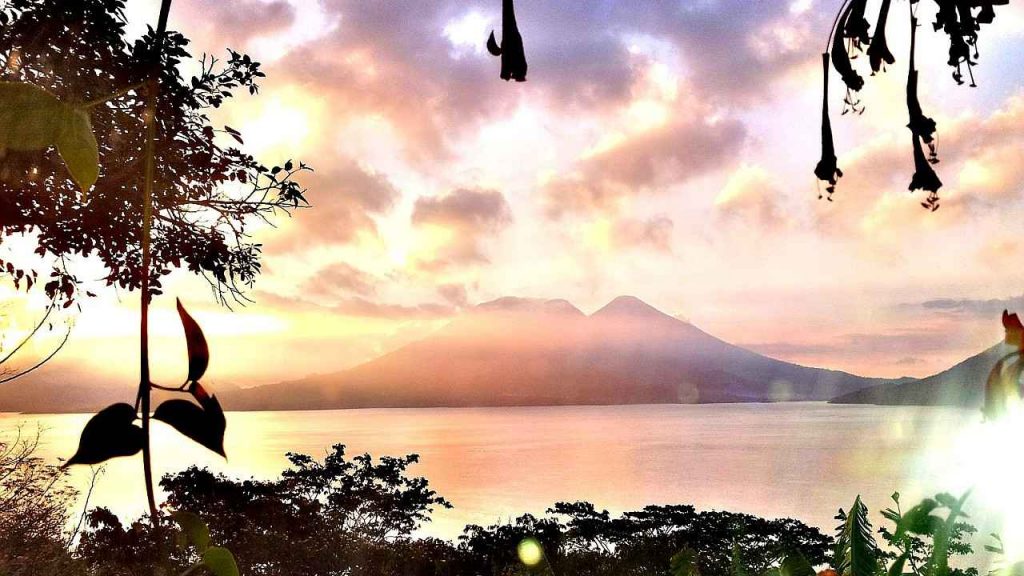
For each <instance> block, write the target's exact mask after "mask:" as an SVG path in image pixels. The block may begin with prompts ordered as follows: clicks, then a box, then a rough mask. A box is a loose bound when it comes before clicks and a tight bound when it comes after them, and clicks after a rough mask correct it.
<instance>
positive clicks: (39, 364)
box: [0, 328, 71, 384]
mask: <svg viewBox="0 0 1024 576" xmlns="http://www.w3.org/2000/svg"><path fill="white" fill-rule="evenodd" d="M70 337H71V328H68V331H67V332H66V333H65V334H64V339H63V340H61V341H60V344H58V345H57V347H56V348H54V349H53V352H50V353H49V354H48V355H47V356H46V357H45V358H43V359H42V360H40V361H39V362H36V363H35V364H33V365H32V367H31V368H29V369H28V370H23V371H21V372H16V373H14V374H13V375H10V376H7V377H5V378H3V379H0V384H6V383H8V382H10V381H11V380H14V379H16V378H21V377H22V376H24V375H26V374H29V373H31V372H35V371H36V369H38V368H40V367H42V365H43V364H46V363H47V362H49V361H50V360H52V359H53V357H54V356H56V355H57V352H60V351H61V349H62V348H64V345H65V344H67V343H68V338H70Z"/></svg>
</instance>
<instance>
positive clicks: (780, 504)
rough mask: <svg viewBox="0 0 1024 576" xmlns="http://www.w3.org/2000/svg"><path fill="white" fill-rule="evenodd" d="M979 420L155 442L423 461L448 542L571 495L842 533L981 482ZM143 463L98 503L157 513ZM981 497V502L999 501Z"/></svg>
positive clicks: (880, 413) (366, 424) (307, 422)
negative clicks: (438, 498)
mask: <svg viewBox="0 0 1024 576" xmlns="http://www.w3.org/2000/svg"><path fill="white" fill-rule="evenodd" d="M86 419H87V416H86V415H43V416H34V415H33V416H29V415H16V414H0V433H9V432H10V431H11V430H13V429H14V428H15V427H16V426H17V425H19V424H22V425H23V426H25V427H27V429H28V430H30V431H31V430H34V427H35V426H37V425H38V426H42V427H43V429H44V437H43V440H44V445H43V455H44V456H45V457H46V458H53V459H55V458H56V457H58V456H63V457H68V456H70V455H71V454H72V453H73V452H74V450H75V447H76V446H77V442H78V434H79V432H80V430H81V429H82V426H83V425H84V423H85V421H86ZM978 421H979V416H978V414H977V413H976V412H975V411H964V410H955V409H945V408H907V407H877V406H831V405H827V404H822V403H792V404H774V405H703V406H625V407H623V406H616V407H557V408H511V409H509V408H498V409H409V410H404V409H387V410H338V411H321V412H248V413H231V414H229V415H228V432H227V439H226V448H227V453H228V455H229V460H228V461H227V462H224V461H223V460H219V459H218V458H216V457H214V456H212V455H211V454H210V453H207V452H205V451H203V450H202V449H200V448H197V447H194V446H193V445H190V444H189V443H188V442H187V441H186V440H184V439H183V438H182V437H180V436H177V435H176V433H175V432H174V431H173V430H171V429H169V428H167V427H165V426H163V425H162V424H160V423H159V422H157V423H156V424H155V428H156V429H155V432H154V434H155V436H154V445H155V446H156V457H155V467H156V470H157V471H158V473H160V474H162V473H164V472H170V471H175V470H179V469H182V468H183V467H185V466H187V465H188V464H189V463H192V462H195V463H198V464H200V465H204V466H209V467H211V468H212V469H214V470H218V471H223V472H225V473H227V474H229V475H233V476H241V477H249V476H255V477H259V478H267V477H273V476H276V475H277V474H278V473H279V472H280V471H281V470H282V469H283V468H284V467H285V465H286V461H285V458H284V454H285V452H287V451H298V452H304V453H308V454H313V455H322V454H323V453H324V451H325V450H326V449H327V448H328V447H329V446H330V445H331V444H333V443H345V444H347V445H348V446H349V448H350V453H355V452H370V453H372V454H374V455H385V454H387V455H400V454H405V453H411V452H415V453H418V454H420V455H421V458H422V459H421V463H420V464H419V465H417V466H415V467H414V468H413V472H414V473H416V474H419V475H423V476H426V477H427V478H429V480H430V484H431V486H432V487H433V488H435V489H436V490H437V491H438V492H439V493H440V494H442V495H443V496H445V497H446V498H448V499H449V500H450V501H451V502H452V503H453V504H454V505H455V508H454V509H453V510H450V511H439V512H437V513H435V518H434V522H433V524H431V525H430V526H429V527H428V528H427V529H426V530H425V532H427V533H429V534H432V535H438V536H442V537H453V536H455V535H457V534H458V533H459V532H460V531H461V528H462V526H463V525H465V524H466V523H493V522H497V521H500V520H503V519H506V518H508V517H510V516H513V515H518V514H521V513H524V512H533V513H538V512H543V510H544V509H545V508H546V507H548V506H550V505H551V504H552V503H554V502H557V501H560V500H589V501H592V502H594V503H596V504H597V505H598V506H600V507H604V508H607V509H609V510H611V511H613V512H619V511H623V510H629V509H636V508H639V507H642V506H643V505H645V504H657V503H664V504H667V503H692V504H695V505H697V506H698V507H701V508H718V509H728V510H733V511H742V512H749V513H752V514H757V515H761V516H768V517H784V516H789V517H795V518H799V519H802V520H804V521H806V522H808V523H810V524H813V525H816V526H819V527H823V528H825V529H828V530H831V528H832V527H833V524H834V521H833V519H832V518H833V516H834V514H835V512H836V509H837V508H839V507H840V506H843V507H847V506H849V504H850V502H852V500H853V498H854V496H856V495H857V494H858V493H860V494H861V495H862V496H863V497H864V498H865V501H866V503H867V504H868V506H869V508H870V509H871V510H872V518H873V521H874V522H875V523H876V524H877V523H878V522H879V521H880V518H879V517H878V516H877V514H876V512H877V510H879V509H880V508H883V507H886V506H888V505H889V504H890V502H889V495H890V494H891V493H892V492H893V491H894V490H900V491H901V492H902V493H903V494H904V496H905V498H904V503H905V504H911V503H912V500H911V499H913V498H916V497H918V496H920V495H922V494H928V493H933V492H934V491H937V490H951V491H955V490H961V489H963V488H965V487H966V486H965V485H964V484H965V482H968V481H969V479H968V480H965V478H964V474H963V472H964V470H965V467H966V468H970V464H969V463H965V462H967V461H966V460H963V458H960V459H959V460H958V459H957V458H959V457H953V456H951V454H953V453H954V452H955V451H956V450H962V448H957V446H963V445H964V444H963V442H962V441H961V440H962V439H963V438H965V437H968V436H969V435H970V434H972V433H973V432H971V431H972V430H974V429H976V428H977V426H978ZM965 435H967V436H965ZM970 451H971V450H970V447H969V446H968V449H967V452H970ZM965 458H968V460H969V458H970V456H969V455H968V456H965ZM141 470H142V465H141V460H140V459H138V458H132V459H119V460H115V461H113V462H111V463H110V464H108V466H107V468H106V472H105V474H104V476H103V477H102V478H101V480H100V482H99V484H98V486H97V488H96V491H95V493H94V496H93V503H94V504H96V505H103V506H108V507H110V508H112V509H113V510H114V511H115V512H117V513H119V514H127V515H137V514H139V513H141V512H142V508H143V506H144V502H145V497H144V492H143V489H142V484H141ZM88 476H89V471H88V469H79V470H76V471H75V476H74V478H75V481H76V482H77V483H78V484H79V485H80V486H83V487H84V486H85V485H87V480H88ZM1018 478H1019V476H1018ZM974 500H975V504H976V509H978V508H979V507H981V508H985V507H989V508H995V507H996V506H993V505H992V504H993V502H994V501H995V500H994V499H986V498H984V497H979V498H975V499H974ZM976 517H977V515H976ZM980 533H981V534H985V533H987V532H986V530H982V531H980ZM978 547H979V548H980V546H978Z"/></svg>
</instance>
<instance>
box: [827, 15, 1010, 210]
mask: <svg viewBox="0 0 1024 576" xmlns="http://www.w3.org/2000/svg"><path fill="white" fill-rule="evenodd" d="M919 3H920V0H909V6H910V16H911V43H910V44H911V48H910V70H909V72H908V75H907V112H908V115H909V120H908V123H907V127H908V128H909V129H910V131H911V135H912V137H913V149H914V169H915V170H914V176H913V178H912V179H911V183H910V189H911V190H912V191H913V190H926V191H928V198H927V199H926V200H925V201H924V202H922V204H923V205H924V206H925V208H928V209H929V210H932V211H934V210H937V209H938V207H939V196H938V190H939V188H940V187H941V186H942V182H941V181H940V180H939V177H938V175H936V173H935V170H934V169H933V168H932V165H933V164H936V163H937V162H938V161H939V160H938V155H937V153H936V138H935V129H936V126H935V121H934V120H933V119H931V118H929V117H928V116H925V115H924V112H922V110H921V103H920V100H919V99H918V94H917V86H918V71H917V68H916V66H915V62H914V56H915V51H916V30H917V19H916V15H915V12H916V9H917V7H918V5H919ZM935 3H936V4H937V5H938V13H937V15H936V20H935V30H942V31H944V32H945V33H946V34H947V35H948V36H949V57H948V63H949V65H950V66H952V67H953V68H954V72H953V78H954V79H955V80H956V81H957V82H958V83H960V84H963V83H964V78H963V76H964V67H965V66H966V68H967V70H966V74H968V75H969V76H970V83H971V86H974V85H975V82H974V71H973V66H974V64H976V63H977V58H978V31H979V30H980V29H981V26H982V25H983V24H989V23H991V22H992V21H993V20H994V19H995V6H997V5H1006V4H1009V0H935ZM891 5H892V0H881V2H880V5H879V10H878V18H877V19H876V21H875V31H874V35H871V34H870V23H869V22H868V20H867V19H866V18H865V11H866V6H867V0H844V1H843V5H842V7H841V8H840V9H839V14H838V15H837V16H836V20H835V22H834V23H833V25H832V28H831V29H830V30H829V39H828V43H827V44H826V54H824V55H823V58H822V59H823V61H824V64H825V84H824V86H825V90H824V95H823V97H824V99H825V102H824V103H823V105H822V122H821V159H820V160H819V161H818V164H817V165H816V166H815V168H814V174H815V175H816V176H817V177H818V178H819V179H820V180H821V181H823V182H827V183H828V188H827V192H828V199H829V200H831V199H832V193H833V192H835V186H836V181H837V180H838V178H839V177H841V176H842V172H841V171H840V170H839V168H838V167H837V160H836V156H835V146H834V142H833V140H832V125H831V122H830V119H829V115H828V65H829V64H828V63H829V59H830V57H831V62H832V66H833V67H834V68H835V70H836V72H838V73H839V75H840V76H841V77H842V80H843V83H844V84H846V96H845V98H844V104H845V107H844V108H843V114H847V113H848V112H851V111H853V112H857V113H863V111H864V108H863V107H862V106H861V103H860V101H859V100H858V99H857V97H856V95H855V94H854V93H855V92H858V91H860V89H861V88H863V86H864V78H863V77H861V75H860V74H859V73H858V72H857V70H856V69H854V66H853V59H854V58H855V57H856V54H857V52H858V51H860V50H864V47H865V46H867V49H866V53H867V55H868V59H869V61H870V64H871V71H872V75H874V74H875V73H877V72H879V71H880V70H883V69H884V67H885V66H886V65H891V64H893V63H895V61H896V59H895V57H894V56H893V54H892V52H891V51H890V49H889V44H888V41H887V39H886V25H887V24H888V19H889V11H890V8H891ZM972 51H973V54H972ZM925 146H927V147H928V154H927V155H926V154H925ZM823 197H825V195H823V194H822V195H819V198H823Z"/></svg>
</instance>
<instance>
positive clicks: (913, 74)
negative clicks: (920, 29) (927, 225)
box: [907, 14, 942, 212]
mask: <svg viewBox="0 0 1024 576" xmlns="http://www.w3.org/2000/svg"><path fill="white" fill-rule="evenodd" d="M916 51H917V18H916V17H915V16H914V15H913V14H911V16H910V71H909V72H908V73H907V114H908V115H909V117H910V121H909V123H908V124H907V128H910V134H911V137H912V138H913V145H914V176H913V177H912V178H911V179H910V187H909V190H910V191H911V192H913V191H915V190H927V191H928V198H927V199H926V200H925V201H924V202H922V203H921V204H922V205H923V206H924V207H925V208H927V209H929V210H931V211H932V212H934V211H935V210H938V209H939V194H938V192H939V188H941V187H942V181H941V180H939V176H938V175H937V174H936V173H935V170H934V169H933V168H932V164H935V163H936V162H938V158H937V156H936V153H935V140H934V134H935V120H932V119H931V118H928V117H927V116H925V115H924V113H923V112H922V111H921V103H920V101H919V100H918V97H917V77H918V72H917V69H916V65H915V61H916V57H915V54H916ZM922 142H924V143H925V144H928V148H929V151H930V155H931V156H930V158H925V155H924V146H923V145H922V144H921V143H922Z"/></svg>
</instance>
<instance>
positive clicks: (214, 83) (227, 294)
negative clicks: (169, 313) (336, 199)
mask: <svg viewBox="0 0 1024 576" xmlns="http://www.w3.org/2000/svg"><path fill="white" fill-rule="evenodd" d="M0 13H2V14H3V18H0V81H4V82H18V83H28V84H31V85H33V86H35V87H38V88H40V89H42V90H45V91H46V93H48V94H51V95H52V96H53V98H54V99H55V100H56V101H57V102H59V103H63V104H67V105H75V106H76V108H75V109H78V110H87V111H88V119H89V121H90V123H91V127H92V132H93V133H94V134H95V138H96V141H97V151H98V152H97V153H98V160H99V167H100V168H99V173H98V175H97V178H96V180H95V184H94V185H93V186H91V187H88V194H87V195H86V194H83V192H82V191H81V190H80V189H79V184H78V183H77V182H76V179H75V178H74V177H73V175H72V173H71V172H69V171H68V167H67V166H65V161H66V160H67V159H66V158H64V159H62V158H61V156H60V152H59V150H58V149H57V148H52V147H51V148H45V149H42V150H36V149H33V150H18V149H15V148H10V147H7V148H6V149H4V150H2V151H0V240H2V239H3V238H4V237H9V236H11V235H14V234H21V233H26V232H30V233H33V234H35V235H36V238H37V239H38V247H37V249H36V252H37V254H38V255H39V256H40V257H43V258H44V259H45V261H46V262H52V263H54V267H53V269H51V270H49V271H48V272H42V274H43V276H44V278H43V280H45V283H44V287H45V290H46V292H47V294H48V295H50V296H52V297H55V298H59V299H60V300H62V301H63V302H65V303H70V302H71V301H72V300H74V298H75V296H76V287H77V285H78V284H79V282H78V279H77V278H76V277H75V276H74V274H73V273H72V272H71V271H70V270H69V269H68V268H67V266H66V265H65V263H66V262H67V258H68V257H72V256H78V257H87V256H91V257H94V258H97V259H98V260H99V261H100V262H101V263H102V264H103V266H104V268H105V269H106V275H105V277H104V279H105V281H106V283H107V284H108V285H116V286H119V287H121V288H124V289H128V290H137V289H139V288H140V286H141V281H142V273H141V266H142V255H141V236H142V231H141V225H140V221H141V216H142V212H143V207H142V193H141V188H142V186H141V185H142V163H143V153H144V147H145V130H143V126H144V124H143V122H144V120H145V119H146V117H147V114H146V113H145V108H144V96H145V95H144V94H143V89H142V88H141V86H142V84H143V81H144V80H145V78H146V77H147V74H148V73H149V70H151V66H152V53H153V50H154V46H155V38H154V32H153V31H152V30H150V32H149V33H148V34H146V35H144V36H143V37H142V38H139V39H137V40H135V41H134V42H129V41H128V39H127V37H126V35H125V17H124V2H123V0H70V1H68V0H11V1H10V2H8V3H6V5H5V7H4V9H3V11H2V12H0ZM187 46H188V40H187V39H186V38H185V37H184V36H182V35H181V34H179V33H176V32H168V33H167V34H166V38H165V40H164V45H163V50H162V51H161V53H160V63H159V69H160V78H159V82H160V90H159V96H158V100H157V106H156V113H155V114H154V117H155V122H156V123H157V129H156V134H157V141H156V147H155V153H156V158H155V160H156V162H155V166H156V172H155V180H154V182H155V185H154V188H153V190H154V192H153V214H154V219H153V228H152V238H153V243H152V249H153V251H152V254H153V258H152V267H151V272H152V278H153V283H152V294H159V293H160V292H161V285H160V280H159V279H160V277H161V276H163V275H165V274H167V273H169V272H170V271H171V270H173V269H176V268H185V269H187V270H189V271H190V272H193V273H195V274H200V275H202V276H204V277H205V278H207V279H208V280H209V281H210V284H211V286H212V287H213V288H214V290H215V293H216V295H217V297H218V298H219V299H220V300H221V301H225V302H226V301H229V300H230V299H239V298H241V297H242V290H243V289H244V288H245V287H247V286H249V285H251V284H252V282H253V281H254V280H255V278H256V276H257V274H258V273H259V271H260V262H259V259H260V249H261V247H260V244H258V243H256V242H254V241H253V240H252V239H251V238H250V237H249V229H250V225H251V224H252V223H253V222H254V221H256V220H260V219H262V220H266V219H267V218H269V217H270V216H272V215H274V214H275V213H279V212H286V211H289V210H291V209H293V208H297V207H299V206H301V205H303V204H305V197H304V190H303V189H302V188H301V186H300V185H299V184H298V183H297V182H296V180H295V178H294V177H295V174H296V173H297V172H299V171H301V170H305V169H306V167H305V165H303V164H298V165H295V164H293V163H292V162H290V161H289V162H286V163H284V164H283V165H282V166H280V167H276V166H275V167H270V166H266V165H264V164H262V163H260V162H259V161H257V160H256V159H254V158H253V157H252V156H250V155H248V154H246V153H244V152H243V151H242V150H241V149H240V148H239V147H238V146H236V144H240V143H241V141H242V139H241V135H240V134H239V133H238V132H237V131H235V130H233V129H231V128H230V127H223V128H216V127H215V126H214V125H213V123H212V121H211V119H210V116H209V114H210V111H211V110H212V109H214V108H217V107H219V106H221V104H223V103H224V102H225V101H226V100H227V99H229V98H231V97H232V96H233V95H234V94H235V93H236V92H238V91H240V90H241V91H245V92H248V93H251V94H255V93H256V92H257V91H258V84H257V82H258V81H259V79H260V78H262V77H263V76H264V74H263V72H261V71H260V67H259V64H258V63H257V62H254V61H253V60H252V59H251V58H250V57H249V56H246V55H243V54H240V53H238V52H234V51H230V50H229V51H228V57H227V59H226V60H224V61H221V60H218V59H217V58H214V57H211V56H203V57H202V58H201V59H199V60H198V64H199V70H200V72H199V73H198V74H197V75H195V76H192V77H191V78H187V79H186V78H185V77H183V76H182V75H181V69H182V64H183V63H185V62H186V61H188V60H191V59H192V57H191V55H190V54H189V52H188V51H187ZM282 129H283V130H284V129H287V128H286V127H283V128H282ZM85 183H86V184H87V182H85ZM23 274H27V277H28V278H29V280H28V282H27V286H28V287H29V288H30V287H31V285H32V284H33V283H34V282H35V281H36V278H37V275H38V274H40V271H39V270H35V269H33V270H29V271H23Z"/></svg>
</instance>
